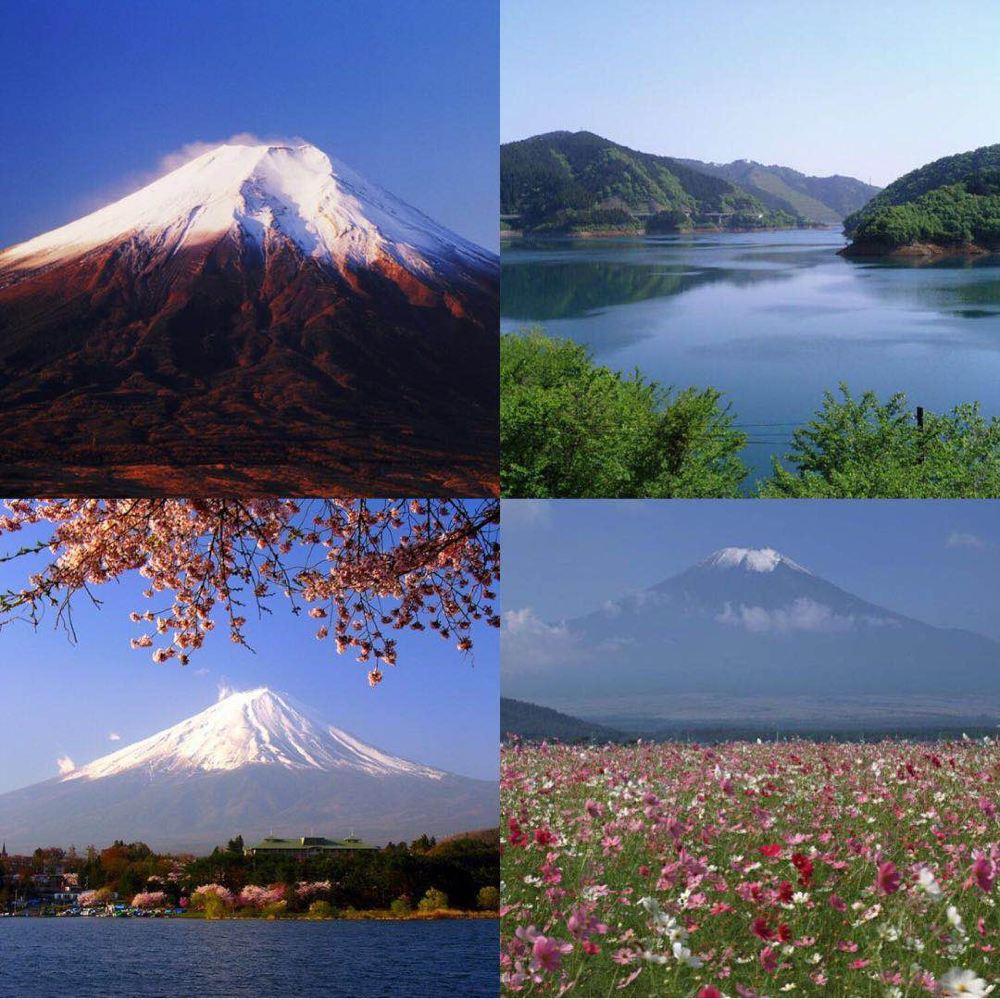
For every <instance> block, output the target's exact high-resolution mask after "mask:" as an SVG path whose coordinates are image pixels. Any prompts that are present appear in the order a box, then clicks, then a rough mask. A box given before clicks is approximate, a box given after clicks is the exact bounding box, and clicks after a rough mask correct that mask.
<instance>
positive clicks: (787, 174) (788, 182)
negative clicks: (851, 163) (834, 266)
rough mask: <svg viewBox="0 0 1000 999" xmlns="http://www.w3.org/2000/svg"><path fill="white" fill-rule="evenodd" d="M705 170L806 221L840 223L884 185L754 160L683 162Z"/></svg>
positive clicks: (770, 205)
mask: <svg viewBox="0 0 1000 999" xmlns="http://www.w3.org/2000/svg"><path fill="white" fill-rule="evenodd" d="M680 162H681V163H685V164H687V165H688V166H690V167H691V168H692V169H695V170H700V171H701V172H702V173H708V174H711V175H712V176H713V177H721V178H722V179H723V180H728V181H731V182H732V183H734V184H738V185H740V186H741V187H743V188H745V189H746V190H748V191H749V192H750V193H751V194H753V195H755V196H756V197H758V198H759V199H760V200H761V202H762V203H763V204H764V205H765V206H767V207H768V208H770V209H773V210H777V211H787V212H792V213H793V214H794V215H797V216H799V217H800V218H802V219H803V220H805V221H806V222H816V223H821V224H825V225H837V224H838V223H840V222H842V221H843V220H844V219H845V218H846V217H847V216H848V215H850V214H851V213H852V212H856V211H857V210H858V209H859V208H861V207H862V206H864V205H865V204H867V203H868V202H869V201H870V200H871V199H872V198H874V197H875V196H876V195H877V194H878V193H879V191H881V188H880V187H875V186H874V185H873V184H866V183H865V182H864V181H861V180H858V179H857V178H855V177H844V176H841V175H840V174H833V175H832V176H829V177H810V176H808V175H806V174H804V173H800V172H799V171H798V170H793V169H792V168H791V167H786V166H778V165H777V164H770V165H765V164H763V163H757V162H755V161H754V160H734V161H733V162H732V163H705V162H702V161H701V160H689V159H684V160H681V161H680Z"/></svg>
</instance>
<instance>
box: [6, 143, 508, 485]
mask: <svg viewBox="0 0 1000 999" xmlns="http://www.w3.org/2000/svg"><path fill="white" fill-rule="evenodd" d="M498 289H499V260H498V258H497V257H496V256H495V255H494V254H491V253H488V252H487V251H485V250H483V249H481V248H479V247H477V246H475V245H474V244H472V243H470V242H468V241H467V240H464V239H462V238H461V237H459V236H457V235H455V234H454V233H451V232H449V231H448V230H447V229H445V228H444V227H442V226H440V225H438V224H437V223H435V222H433V221H432V220H431V219H429V218H428V217H427V216H425V215H424V214H422V213H421V212H419V211H418V210H417V209H415V208H412V207H411V206H409V205H407V204H405V203H404V202H402V201H400V200H399V199H398V198H396V197H394V196H393V195H391V194H389V193H388V192H387V191H384V190H382V189H381V188H379V187H377V186H376V185H374V184H371V183H368V182H367V181H365V180H364V179H363V178H361V177H360V176H359V175H358V174H356V173H355V172H354V171H352V170H351V169H350V168H348V167H346V166H345V165H343V164H342V163H339V162H337V161H335V160H333V159H331V158H330V157H328V156H327V155H325V154H324V153H323V152H321V151H320V150H319V149H317V148H316V147H315V146H312V145H309V144H305V143H303V144H297V145H268V144H260V145H254V144H238V143H233V144H226V145H221V146H218V147H216V148H214V149H211V150H209V151H208V152H205V153H203V154H202V155H200V156H198V157H197V158H195V159H193V160H191V161H189V162H188V163H186V164H184V165H183V166H181V167H179V168H178V169H176V170H174V171H173V172H171V173H169V174H167V175H166V176H163V177H161V178H159V179H158V180H156V181H154V182H153V183H151V184H149V185H148V186H146V187H144V188H142V189H141V190H139V191H137V192H135V193H134V194H131V195H129V196H128V197H126V198H123V199H122V200H120V201H118V202H116V203H114V204H112V205H109V206H108V207H106V208H103V209H101V210H100V211H97V212H94V213H93V214H91V215H88V216H86V217H85V218H82V219H79V220H77V221H75V222H71V223H70V224H69V225H65V226H62V227H61V228H59V229H55V230H53V231H52V232H49V233H45V234H43V235H41V236H38V237H36V238H34V239H31V240H28V241H27V242H25V243H21V244H19V245H17V246H13V247H10V248H8V249H6V250H3V251H2V252H0V440H3V441H4V444H3V445H0V480H3V481H5V483H7V484H8V488H10V487H12V486H14V485H23V486H25V487H26V491H27V492H30V493H31V494H32V495H35V494H37V492H39V491H44V490H43V489H42V487H43V486H44V485H46V484H51V485H53V486H59V485H68V484H71V483H77V484H79V485H81V486H83V485H86V486H88V487H89V486H90V485H91V484H92V485H93V487H94V488H97V487H98V485H99V484H112V485H114V484H117V485H119V486H122V487H126V486H127V487H129V489H130V490H131V491H132V492H137V493H139V492H143V491H147V492H154V493H155V492H160V491H164V490H165V491H167V492H170V493H173V492H181V491H185V489H187V490H191V489H194V490H198V491H200V492H202V493H203V494H204V492H205V491H206V490H208V491H210V490H211V489H212V488H219V487H228V488H230V489H232V488H236V489H238V490H240V491H243V492H293V493H311V494H315V493H317V492H323V491H324V490H329V489H333V488H340V489H342V490H343V489H352V490H358V489H360V490H362V492H363V493H364V491H365V490H366V489H376V490H380V491H385V490H391V489H393V488H395V487H397V486H406V487H408V488H411V489H417V490H418V491H420V490H421V489H433V488H434V487H446V488H447V491H449V492H462V491H467V490H474V491H476V492H477V493H478V492H479V491H482V490H483V488H484V487H487V488H490V489H492V488H494V486H495V480H496V468H497V448H498V441H497V434H498V430H497V425H496V407H497V393H498V388H497V386H498V373H497V369H498V363H499V362H498V345H497V340H498V323H499V320H498ZM36 486H37V488H36ZM27 487H30V488H27Z"/></svg>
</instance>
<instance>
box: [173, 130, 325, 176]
mask: <svg viewBox="0 0 1000 999" xmlns="http://www.w3.org/2000/svg"><path fill="white" fill-rule="evenodd" d="M305 141H306V140H305V139H303V138H301V137H300V136H297V135H266V136H261V135H254V133H253V132H237V133H236V134H235V135H230V136H229V138H227V139H216V140H214V141H211V142H189V143H187V145H184V146H181V148H180V149H175V150H174V151H173V152H172V153H167V155H166V156H164V157H162V158H161V159H160V169H159V173H160V175H162V174H166V173H170V171H171V170H176V169H177V168H178V167H182V166H184V164H185V163H190V162H191V160H194V159H197V158H198V157H199V156H201V155H202V154H204V153H207V152H209V151H210V150H212V149H216V148H218V147H219V146H223V145H226V146H296V145H301V144H302V143H304V142H305Z"/></svg>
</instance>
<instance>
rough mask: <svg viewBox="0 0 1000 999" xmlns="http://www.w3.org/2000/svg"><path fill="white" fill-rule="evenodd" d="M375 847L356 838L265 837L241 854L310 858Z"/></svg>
mask: <svg viewBox="0 0 1000 999" xmlns="http://www.w3.org/2000/svg"><path fill="white" fill-rule="evenodd" d="M377 849H378V847H377V846H372V845H371V844H370V843H365V842H364V840H361V839H358V837H357V836H348V837H346V838H345V839H327V838H326V837H325V836H299V837H298V838H297V839H286V838H284V837H281V836H265V837H264V838H263V839H262V840H261V841H260V842H259V843H257V844H256V845H255V846H248V847H245V848H244V850H243V852H244V854H245V855H246V856H248V857H255V856H257V854H262V855H266V856H288V857H296V858H299V857H311V856H314V855H315V854H317V853H328V852H333V851H337V850H377Z"/></svg>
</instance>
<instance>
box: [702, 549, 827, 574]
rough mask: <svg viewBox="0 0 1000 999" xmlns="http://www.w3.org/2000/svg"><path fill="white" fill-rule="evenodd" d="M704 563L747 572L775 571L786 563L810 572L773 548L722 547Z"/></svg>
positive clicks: (796, 568) (791, 566) (714, 567)
mask: <svg viewBox="0 0 1000 999" xmlns="http://www.w3.org/2000/svg"><path fill="white" fill-rule="evenodd" d="M702 565H706V566H709V567H710V568H713V569H745V570H746V571H747V572H774V570H775V569H776V568H777V567H778V566H779V565H786V566H788V568H789V569H795V570H796V572H809V570H808V569H805V568H803V567H802V566H801V565H799V564H798V562H793V561H792V560H791V559H790V558H788V556H786V555H782V554H781V552H778V551H775V550H774V549H773V548H720V549H719V551H717V552H716V553H715V554H714V555H711V556H709V557H708V558H707V559H706V560H705V561H704V562H703V563H702Z"/></svg>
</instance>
